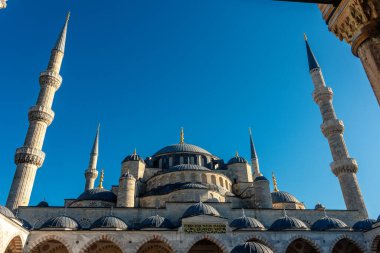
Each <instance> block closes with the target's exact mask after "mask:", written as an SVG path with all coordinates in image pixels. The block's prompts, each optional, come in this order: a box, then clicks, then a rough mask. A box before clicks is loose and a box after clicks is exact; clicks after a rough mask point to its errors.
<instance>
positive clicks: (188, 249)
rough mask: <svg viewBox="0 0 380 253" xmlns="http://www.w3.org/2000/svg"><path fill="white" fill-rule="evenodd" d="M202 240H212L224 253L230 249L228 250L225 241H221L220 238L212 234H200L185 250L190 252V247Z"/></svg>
mask: <svg viewBox="0 0 380 253" xmlns="http://www.w3.org/2000/svg"><path fill="white" fill-rule="evenodd" d="M202 240H207V241H210V242H212V243H214V244H215V245H216V246H218V247H219V249H220V250H221V252H223V253H228V252H229V251H228V250H227V248H226V246H225V245H224V244H223V242H221V241H220V240H218V239H216V238H215V237H213V236H212V235H209V234H205V235H199V236H196V237H195V238H194V239H193V240H192V241H191V242H190V243H189V244H188V245H187V246H186V247H185V251H184V252H189V251H190V249H191V248H192V247H193V246H194V245H195V244H196V243H198V242H199V241H202Z"/></svg>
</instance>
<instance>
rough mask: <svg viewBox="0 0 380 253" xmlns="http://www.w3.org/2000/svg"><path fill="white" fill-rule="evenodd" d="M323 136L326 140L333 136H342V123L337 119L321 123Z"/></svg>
mask: <svg viewBox="0 0 380 253" xmlns="http://www.w3.org/2000/svg"><path fill="white" fill-rule="evenodd" d="M321 130H322V133H323V135H324V136H325V137H326V138H328V137H329V136H331V135H333V134H342V133H343V132H344V124H343V121H341V120H338V119H330V120H326V121H325V122H323V124H322V125H321Z"/></svg>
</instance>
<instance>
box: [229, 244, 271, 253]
mask: <svg viewBox="0 0 380 253" xmlns="http://www.w3.org/2000/svg"><path fill="white" fill-rule="evenodd" d="M231 253H273V251H272V250H271V249H270V248H269V247H267V246H265V245H264V244H261V243H258V242H246V243H244V244H240V245H238V246H236V247H235V248H233V249H232V251H231Z"/></svg>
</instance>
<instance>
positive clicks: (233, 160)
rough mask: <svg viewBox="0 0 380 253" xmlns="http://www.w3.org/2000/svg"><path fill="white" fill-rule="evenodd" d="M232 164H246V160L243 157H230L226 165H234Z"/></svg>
mask: <svg viewBox="0 0 380 253" xmlns="http://www.w3.org/2000/svg"><path fill="white" fill-rule="evenodd" d="M234 163H248V162H247V160H246V159H245V158H244V157H241V156H238V155H236V156H235V157H232V158H231V159H230V160H229V161H228V164H234Z"/></svg>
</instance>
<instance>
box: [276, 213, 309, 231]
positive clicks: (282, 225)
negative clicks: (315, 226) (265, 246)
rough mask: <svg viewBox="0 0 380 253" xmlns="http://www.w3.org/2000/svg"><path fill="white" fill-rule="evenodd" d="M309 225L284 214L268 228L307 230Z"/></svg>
mask: <svg viewBox="0 0 380 253" xmlns="http://www.w3.org/2000/svg"><path fill="white" fill-rule="evenodd" d="M308 229H309V227H308V226H307V225H306V224H305V223H304V222H303V221H301V220H299V219H297V218H294V217H289V216H287V215H285V217H282V218H280V219H278V220H276V221H275V222H273V224H272V226H270V228H269V230H273V231H281V230H308Z"/></svg>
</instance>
